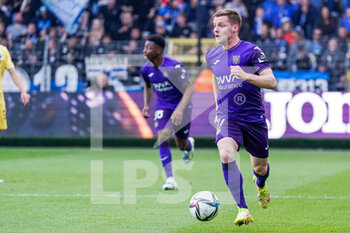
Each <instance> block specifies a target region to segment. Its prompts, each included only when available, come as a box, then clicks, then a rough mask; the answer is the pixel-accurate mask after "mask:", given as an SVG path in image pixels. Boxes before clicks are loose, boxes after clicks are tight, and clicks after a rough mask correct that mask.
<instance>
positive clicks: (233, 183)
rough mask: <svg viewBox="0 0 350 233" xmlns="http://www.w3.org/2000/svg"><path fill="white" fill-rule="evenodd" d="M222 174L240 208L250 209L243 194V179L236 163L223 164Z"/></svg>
mask: <svg viewBox="0 0 350 233" xmlns="http://www.w3.org/2000/svg"><path fill="white" fill-rule="evenodd" d="M222 172H223V173H224V178H225V182H226V184H227V187H228V188H229V190H230V192H231V195H232V196H233V198H234V199H235V201H236V203H237V206H238V207H239V208H248V206H247V204H246V202H245V199H244V193H243V178H242V174H241V171H240V170H239V168H238V166H237V164H236V161H233V162H230V163H222Z"/></svg>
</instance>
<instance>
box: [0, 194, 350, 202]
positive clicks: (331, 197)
mask: <svg viewBox="0 0 350 233" xmlns="http://www.w3.org/2000/svg"><path fill="white" fill-rule="evenodd" d="M169 195H170V194H169ZM0 196H3V197H48V198H50V197H53V198H80V197H85V198H90V197H91V194H82V193H77V194H49V193H1V194H0ZM158 196H159V195H156V194H150V195H143V194H136V195H123V194H120V195H117V194H103V195H101V197H137V198H157V197H158ZM171 196H173V197H178V195H171ZM247 198H253V197H251V196H247ZM254 198H255V197H254ZM271 198H273V199H311V200H312V199H315V200H317V199H319V200H346V199H350V198H347V197H335V196H280V195H276V196H271Z"/></svg>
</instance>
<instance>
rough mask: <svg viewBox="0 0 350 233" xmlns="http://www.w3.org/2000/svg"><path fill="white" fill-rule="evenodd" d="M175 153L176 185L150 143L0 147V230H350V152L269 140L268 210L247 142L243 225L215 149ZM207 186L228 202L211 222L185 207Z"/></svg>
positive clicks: (243, 154)
mask: <svg viewBox="0 0 350 233" xmlns="http://www.w3.org/2000/svg"><path fill="white" fill-rule="evenodd" d="M172 152H173V159H174V160H177V161H176V162H175V164H174V165H175V166H176V168H177V170H176V176H177V177H178V184H179V189H180V190H179V191H178V192H173V191H167V192H165V191H162V190H161V186H162V184H163V183H164V180H163V178H162V173H163V171H162V170H161V164H160V161H159V158H158V152H157V150H154V149H151V148H144V149H132V148H130V149H127V148H125V149H104V150H102V151H94V150H90V149H61V148H50V149H44V148H32V149H29V148H23V149H20V148H1V150H0V179H3V180H4V182H2V183H0V232H1V233H5V232H11V233H14V232H35V233H38V232H45V233H46V232H74V233H76V232H98V233H100V232H181V233H187V232H264V233H265V232H293V233H294V232H350V188H349V187H350V151H336V150H328V151H322V150H277V149H272V150H271V155H270V164H271V175H270V178H269V179H268V185H269V188H270V191H271V195H272V199H271V204H270V207H269V208H268V209H266V210H263V209H261V208H260V207H259V206H258V204H257V201H256V197H255V195H256V191H255V187H254V184H253V183H252V170H251V165H250V162H249V156H248V154H247V153H246V152H245V151H244V150H242V151H241V152H240V156H239V164H240V167H241V170H242V173H243V177H244V189H245V195H246V199H247V203H248V206H249V208H250V211H251V213H252V215H253V217H254V222H253V223H251V224H249V225H247V226H246V225H244V226H242V227H237V226H235V225H234V224H233V221H234V219H235V217H236V214H237V210H236V207H235V205H234V204H233V200H232V198H231V197H230V195H229V194H228V191H227V189H226V185H225V183H224V179H223V176H222V171H221V163H220V160H219V157H218V153H217V150H215V149H197V150H196V151H195V158H194V162H193V163H190V164H188V165H184V164H182V161H180V158H181V152H180V151H178V150H176V149H175V148H172ZM135 167H139V169H136V168H135ZM102 168H103V169H102ZM102 178H103V182H99V181H101V179H102ZM140 180H141V181H142V180H144V181H145V182H140ZM136 186H137V187H136ZM140 186H146V187H140ZM98 190H100V192H99V191H98ZM135 190H136V191H135ZM202 190H209V191H212V192H214V193H215V194H217V196H218V198H219V201H220V202H221V206H220V211H219V214H218V216H217V217H216V218H215V219H213V220H212V221H209V222H200V221H198V220H196V219H194V218H193V217H192V216H191V214H190V212H189V209H188V205H189V200H190V198H191V196H192V195H193V194H194V193H196V192H198V191H202ZM118 202H119V204H118ZM133 202H136V203H135V204H132V203H133ZM167 202H172V203H169V204H165V203H167Z"/></svg>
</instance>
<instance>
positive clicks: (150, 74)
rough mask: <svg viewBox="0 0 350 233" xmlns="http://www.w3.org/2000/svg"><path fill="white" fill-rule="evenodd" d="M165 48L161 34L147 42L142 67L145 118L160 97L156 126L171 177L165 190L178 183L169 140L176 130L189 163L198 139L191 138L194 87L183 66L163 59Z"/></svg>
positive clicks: (148, 115)
mask: <svg viewBox="0 0 350 233" xmlns="http://www.w3.org/2000/svg"><path fill="white" fill-rule="evenodd" d="M164 47H165V40H164V38H163V37H162V36H160V35H151V36H150V37H149V38H148V39H147V41H146V43H145V47H144V50H143V54H144V56H145V58H147V59H148V60H149V61H147V62H146V63H145V64H144V65H143V66H142V68H141V74H142V77H143V79H144V81H145V87H144V107H143V109H142V114H143V116H144V117H145V118H148V117H150V113H149V104H150V101H151V96H152V93H153V90H154V91H155V92H156V94H157V102H156V110H155V113H154V127H155V129H156V131H157V136H158V140H157V143H158V149H159V155H160V160H161V162H162V164H163V168H164V171H165V174H166V176H167V180H166V182H165V184H164V185H163V189H164V190H174V189H177V184H176V181H175V179H174V177H173V172H172V166H171V161H172V158H171V151H170V145H169V141H170V138H171V135H172V130H173V131H174V132H175V143H176V145H177V147H178V148H179V149H180V150H182V151H184V153H183V156H182V159H183V161H184V162H185V163H188V162H190V161H191V160H192V157H193V151H194V139H193V138H192V137H189V131H190V126H191V110H192V106H191V98H192V95H193V92H194V87H193V82H192V80H191V79H190V78H189V76H188V75H187V74H186V71H185V69H184V68H183V66H182V64H180V63H179V62H178V61H176V60H174V59H172V58H170V57H167V56H163V50H164Z"/></svg>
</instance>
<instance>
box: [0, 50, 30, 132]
mask: <svg viewBox="0 0 350 233" xmlns="http://www.w3.org/2000/svg"><path fill="white" fill-rule="evenodd" d="M5 69H6V70H7V71H8V72H9V73H10V75H11V78H12V80H13V82H14V83H15V84H16V86H17V87H18V89H19V90H20V92H21V100H22V102H23V104H24V105H27V104H28V102H29V95H28V94H27V92H26V90H24V88H23V86H22V83H21V79H20V77H19V75H18V73H17V71H16V70H15V66H14V64H13V62H12V59H11V55H10V53H9V51H8V50H7V48H6V47H5V46H3V45H0V111H1V116H0V134H1V131H2V130H6V129H7V120H6V105H5V99H4V93H3V91H2V79H3V77H4V72H5Z"/></svg>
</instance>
